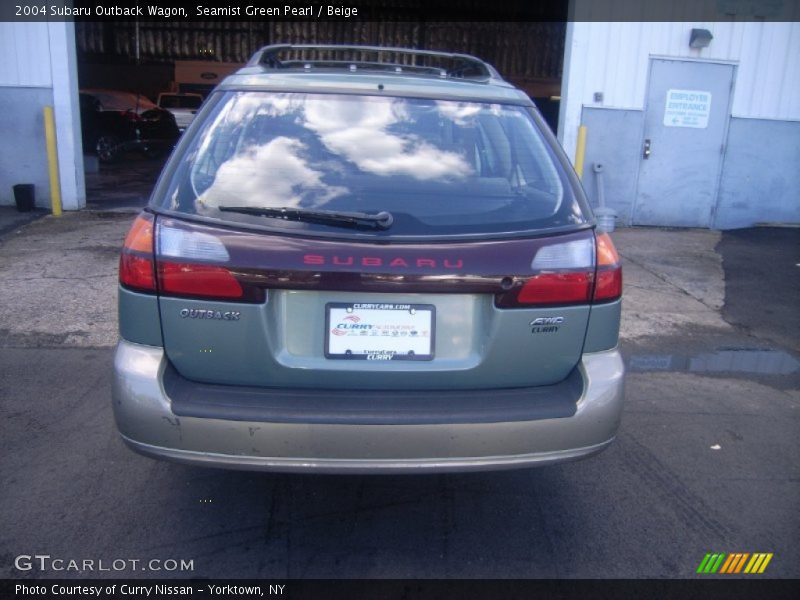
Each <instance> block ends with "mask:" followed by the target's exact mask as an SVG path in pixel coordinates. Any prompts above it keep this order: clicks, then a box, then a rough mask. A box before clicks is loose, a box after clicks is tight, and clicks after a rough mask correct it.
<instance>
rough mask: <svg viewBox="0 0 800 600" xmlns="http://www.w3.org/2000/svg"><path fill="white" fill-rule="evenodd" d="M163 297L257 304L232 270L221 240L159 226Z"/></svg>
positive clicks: (160, 277) (158, 264)
mask: <svg viewBox="0 0 800 600" xmlns="http://www.w3.org/2000/svg"><path fill="white" fill-rule="evenodd" d="M156 238H157V247H158V256H157V261H156V262H157V267H158V269H157V270H158V284H159V293H161V294H163V295H168V296H182V297H192V298H209V299H210V298H217V299H220V300H233V299H241V300H244V301H253V300H257V298H256V297H255V296H253V295H252V294H249V295H248V297H247V298H245V292H244V289H243V287H242V285H241V283H239V280H238V279H236V276H235V275H234V274H233V272H232V271H231V270H230V269H229V268H228V266H227V264H228V263H229V261H230V256H229V254H228V250H227V248H225V245H224V244H223V243H222V240H220V239H219V238H218V237H216V236H214V235H211V234H208V233H201V232H197V231H185V230H183V229H178V228H175V227H171V226H169V225H163V224H162V223H159V226H158V230H157V235H156Z"/></svg>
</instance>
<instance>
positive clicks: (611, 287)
mask: <svg viewBox="0 0 800 600" xmlns="http://www.w3.org/2000/svg"><path fill="white" fill-rule="evenodd" d="M620 296H622V265H621V264H620V262H619V255H618V254H617V249H616V248H614V242H612V241H611V237H610V236H609V235H608V234H607V233H601V234H599V235H598V236H597V283H596V284H595V286H594V301H595V302H610V301H612V300H616V299H617V298H619V297H620Z"/></svg>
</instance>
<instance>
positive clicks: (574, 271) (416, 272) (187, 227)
mask: <svg viewBox="0 0 800 600" xmlns="http://www.w3.org/2000/svg"><path fill="white" fill-rule="evenodd" d="M621 294H622V272H621V267H620V262H619V258H618V256H617V254H616V251H615V249H614V246H613V243H612V242H611V239H610V238H609V236H608V235H607V234H603V233H599V232H597V231H596V229H595V221H594V217H593V215H592V212H591V209H590V208H589V206H588V203H587V201H586V198H585V196H584V193H583V190H582V188H581V185H580V182H579V180H578V178H577V176H576V175H575V172H574V171H573V170H572V167H571V166H570V164H569V162H568V160H567V158H566V157H565V155H564V153H563V151H562V150H561V148H560V147H559V145H558V143H557V142H556V140H555V138H554V137H553V135H552V133H551V132H550V130H549V128H548V127H547V125H546V124H545V122H544V120H543V119H542V116H541V114H540V113H539V112H538V110H537V109H536V107H535V106H534V105H533V103H532V102H531V100H530V99H529V97H528V96H527V95H526V94H524V93H523V92H521V91H520V90H517V89H516V88H514V87H513V86H512V85H510V84H508V83H506V82H505V81H503V80H502V79H501V78H500V76H499V75H498V74H497V72H496V71H495V70H494V69H493V68H492V67H491V66H490V65H488V64H486V63H484V62H483V61H480V60H479V59H476V58H474V57H471V56H467V55H456V54H446V53H438V52H424V51H418V50H406V49H387V48H363V47H355V48H349V47H331V46H313V47H308V46H271V47H267V48H264V49H262V50H261V51H259V52H258V53H257V54H256V55H255V56H254V57H253V59H252V60H251V62H250V63H249V65H248V66H247V67H246V68H244V69H242V70H240V71H239V72H238V73H237V74H235V75H233V76H231V77H229V78H228V79H226V80H225V81H224V82H223V83H222V84H221V85H220V86H218V87H217V88H216V90H215V91H214V92H213V93H212V94H211V96H210V97H209V98H208V100H207V102H206V104H205V106H204V107H203V109H202V110H201V112H200V114H199V115H198V122H197V123H195V124H194V125H193V126H192V128H191V130H190V131H189V133H188V135H187V136H184V138H183V139H182V140H181V142H180V143H179V145H178V147H177V149H176V151H175V153H174V154H173V156H172V158H171V159H170V161H169V162H168V164H167V166H166V167H165V170H164V172H163V174H162V176H161V179H160V180H159V183H158V185H157V187H156V189H155V191H154V193H153V196H152V199H151V202H150V205H149V206H148V208H147V210H146V211H144V212H143V213H142V214H141V215H140V216H139V217H138V218H137V219H136V221H135V222H134V224H133V227H132V229H131V230H130V233H129V234H128V237H127V239H126V241H125V245H124V249H123V252H122V256H121V260H120V290H119V303H120V307H119V315H120V334H121V338H122V339H121V340H120V343H119V345H118V348H117V352H116V358H115V365H114V373H115V380H114V387H113V400H114V401H113V406H114V412H115V416H116V421H117V425H118V428H119V431H120V432H121V434H122V436H123V439H124V440H125V442H126V443H127V444H128V445H130V446H131V447H132V448H133V449H134V450H136V451H138V452H141V453H143V454H146V455H149V456H152V457H156V458H165V459H171V460H177V461H183V462H187V463H192V464H199V465H209V466H220V467H229V468H243V469H266V470H294V471H307V470H317V471H329V472H345V471H365V472H392V471H395V472H396V471H413V472H415V471H452V470H470V469H497V468H510V467H523V466H533V465H541V464H548V463H553V462H559V461H564V460H572V459H576V458H581V457H585V456H589V455H592V454H594V453H596V452H599V451H601V450H602V449H604V448H606V447H607V446H608V445H609V444H610V443H611V442H612V440H613V439H614V436H615V433H616V430H617V427H618V425H619V420H620V413H621V407H622V400H623V382H624V368H623V362H622V359H621V357H620V354H619V351H618V349H617V339H618V333H619V322H620V305H621V304H620V303H621Z"/></svg>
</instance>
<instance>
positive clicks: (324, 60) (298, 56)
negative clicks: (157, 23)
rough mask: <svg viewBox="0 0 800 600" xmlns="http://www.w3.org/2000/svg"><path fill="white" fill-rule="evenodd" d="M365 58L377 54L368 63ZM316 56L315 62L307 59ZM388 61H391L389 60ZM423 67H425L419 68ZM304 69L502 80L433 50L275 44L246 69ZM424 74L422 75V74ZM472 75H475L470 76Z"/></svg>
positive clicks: (474, 63) (487, 68) (481, 65)
mask: <svg viewBox="0 0 800 600" xmlns="http://www.w3.org/2000/svg"><path fill="white" fill-rule="evenodd" d="M287 52H288V53H290V54H292V55H294V56H292V57H291V58H289V59H284V60H279V59H278V55H279V54H281V53H287ZM344 53H348V54H349V56H346V57H341V58H339V59H333V58H332V56H333V55H341V54H344ZM365 54H371V55H375V54H377V60H376V59H375V58H374V57H370V59H365V57H364V55H365ZM308 55H312V56H314V58H310V57H308ZM387 59H388V60H387ZM428 59H436V60H438V61H440V62H441V61H450V63H451V65H450V67H444V66H434V65H430V64H425V63H427V62H429V60H428ZM420 63H422V64H420ZM305 65H310V66H312V67H313V66H318V67H329V68H335V67H339V66H343V67H347V66H349V65H356V68H358V66H359V65H361V66H362V67H367V68H385V67H384V65H385V66H386V67H390V68H393V67H399V68H401V69H404V68H408V69H409V71H411V70H414V71H417V70H419V71H418V72H431V73H436V74H439V75H440V76H442V73H443V74H444V75H443V76H445V77H452V78H459V79H470V80H477V81H487V80H490V79H494V80H502V78H501V77H500V75H499V74H498V72H497V71H496V70H495V69H494V67H492V66H491V65H490V64H488V63H486V62H484V61H482V60H481V59H479V58H477V57H475V56H472V55H470V54H458V53H453V52H437V51H434V50H416V49H414V48H395V47H391V46H349V45H333V44H274V45H271V46H264V47H263V48H261V49H260V50H258V51H257V52H256V53H255V54H254V55H253V56H252V58H251V59H250V61H249V62H248V63H247V66H249V67H253V66H262V67H265V68H272V69H280V68H297V67H300V68H303V67H304V66H305ZM423 69H424V70H425V71H422V70H423ZM470 71H473V72H475V75H468V73H469V72H470Z"/></svg>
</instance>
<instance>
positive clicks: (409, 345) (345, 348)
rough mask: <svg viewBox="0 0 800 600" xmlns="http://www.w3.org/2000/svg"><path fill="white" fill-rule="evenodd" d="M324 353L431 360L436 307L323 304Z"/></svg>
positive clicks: (354, 357)
mask: <svg viewBox="0 0 800 600" xmlns="http://www.w3.org/2000/svg"><path fill="white" fill-rule="evenodd" d="M325 312H326V320H325V323H326V331H325V356H326V357H327V358H337V359H345V360H380V361H386V360H431V359H433V348H434V335H433V333H434V324H435V321H436V308H435V307H434V306H433V305H431V304H402V303H369V302H366V303H358V302H356V303H342V302H331V303H329V304H326V305H325Z"/></svg>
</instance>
